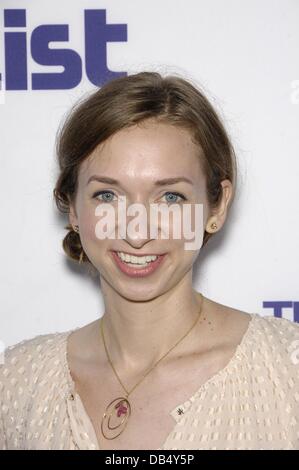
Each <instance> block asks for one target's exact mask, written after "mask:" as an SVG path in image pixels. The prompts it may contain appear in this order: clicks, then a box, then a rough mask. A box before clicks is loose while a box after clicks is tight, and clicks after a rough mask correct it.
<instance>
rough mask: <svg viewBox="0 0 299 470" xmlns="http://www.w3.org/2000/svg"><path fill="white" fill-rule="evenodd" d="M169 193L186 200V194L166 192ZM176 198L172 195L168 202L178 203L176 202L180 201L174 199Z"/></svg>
mask: <svg viewBox="0 0 299 470" xmlns="http://www.w3.org/2000/svg"><path fill="white" fill-rule="evenodd" d="M169 195H170V196H174V198H177V197H180V198H181V199H182V200H184V201H186V198H185V196H184V195H183V194H181V193H174V192H167V193H165V194H164V196H169ZM174 198H173V197H172V198H171V199H170V200H168V201H167V202H170V203H176V202H178V201H177V200H176V199H174Z"/></svg>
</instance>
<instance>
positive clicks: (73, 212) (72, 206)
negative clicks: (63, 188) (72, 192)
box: [68, 197, 79, 227]
mask: <svg viewBox="0 0 299 470" xmlns="http://www.w3.org/2000/svg"><path fill="white" fill-rule="evenodd" d="M68 200H69V208H70V211H69V222H70V224H71V225H72V226H73V227H74V226H75V225H79V224H78V216H77V212H76V207H75V203H74V201H72V200H71V199H70V198H69V197H68Z"/></svg>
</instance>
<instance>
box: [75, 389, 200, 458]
mask: <svg viewBox="0 0 299 470" xmlns="http://www.w3.org/2000/svg"><path fill="white" fill-rule="evenodd" d="M151 382H152V383H151ZM153 382H154V381H151V380H148V382H147V383H145V384H144V386H142V387H141V386H140V390H139V391H138V392H137V389H136V390H134V391H133V392H132V393H131V394H130V395H129V396H128V398H127V399H128V401H129V404H127V403H126V402H124V403H122V404H121V406H119V407H118V408H115V405H117V403H119V400H116V399H117V398H119V397H125V392H124V390H122V389H121V387H117V386H116V387H115V386H114V387H113V386H111V385H112V384H109V385H108V384H107V383H106V384H105V385H106V386H105V388H104V389H103V387H101V384H100V383H98V384H97V383H95V382H94V381H93V382H92V383H91V382H90V383H87V382H86V381H85V382H84V383H82V382H80V381H76V391H77V393H78V394H79V397H80V400H81V402H82V404H83V407H84V410H85V411H86V414H87V417H88V419H89V420H90V421H91V423H92V426H93V429H94V432H95V434H96V437H97V441H98V445H99V448H100V449H102V450H105V449H107V450H123V449H128V450H129V449H140V450H142V449H158V448H161V447H162V445H163V444H164V442H165V441H166V439H167V437H168V435H169V434H170V433H171V432H172V431H173V429H174V427H175V425H176V423H177V421H176V420H175V418H174V417H173V416H172V415H171V414H170V411H172V410H173V409H174V408H175V407H176V406H177V405H178V404H179V403H181V399H182V397H183V396H184V398H186V393H190V394H191V390H192V392H194V391H195V388H197V384H196V385H195V384H194V386H193V387H192V386H191V384H189V385H190V389H189V390H190V392H189V391H187V392H186V388H185V389H184V388H183V387H182V386H181V387H180V388H179V389H177V388H172V389H171V390H170V389H169V385H168V387H166V388H164V387H161V386H160V387H155V383H153ZM122 392H123V393H122ZM113 400H116V401H115V402H114V403H112V404H111V402H113ZM109 404H111V405H110V406H108V405H109ZM129 408H130V409H129ZM104 413H106V417H105V418H104V419H103V415H104ZM109 428H112V429H109Z"/></svg>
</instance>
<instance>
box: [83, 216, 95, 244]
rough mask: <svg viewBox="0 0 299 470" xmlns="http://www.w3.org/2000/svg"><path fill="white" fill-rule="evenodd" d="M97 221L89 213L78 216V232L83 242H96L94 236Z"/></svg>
mask: <svg viewBox="0 0 299 470" xmlns="http://www.w3.org/2000/svg"><path fill="white" fill-rule="evenodd" d="M97 221H98V219H97V217H95V215H94V214H93V213H91V212H88V211H85V212H83V213H82V214H81V215H80V232H81V233H82V236H83V237H84V240H97V237H96V234H95V227H96V223H97ZM81 227H82V228H81Z"/></svg>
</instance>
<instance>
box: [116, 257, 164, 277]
mask: <svg viewBox="0 0 299 470" xmlns="http://www.w3.org/2000/svg"><path fill="white" fill-rule="evenodd" d="M111 254H112V257H113V259H114V261H115V263H116V265H117V267H118V268H119V269H120V270H121V271H122V272H123V273H124V274H127V275H128V276H130V277H145V276H148V275H150V274H152V273H153V272H154V271H156V269H157V268H158V267H159V266H160V264H161V262H162V261H163V260H164V258H165V256H166V254H162V255H143V256H137V255H130V254H128V253H124V252H123V251H112V252H111Z"/></svg>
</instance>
